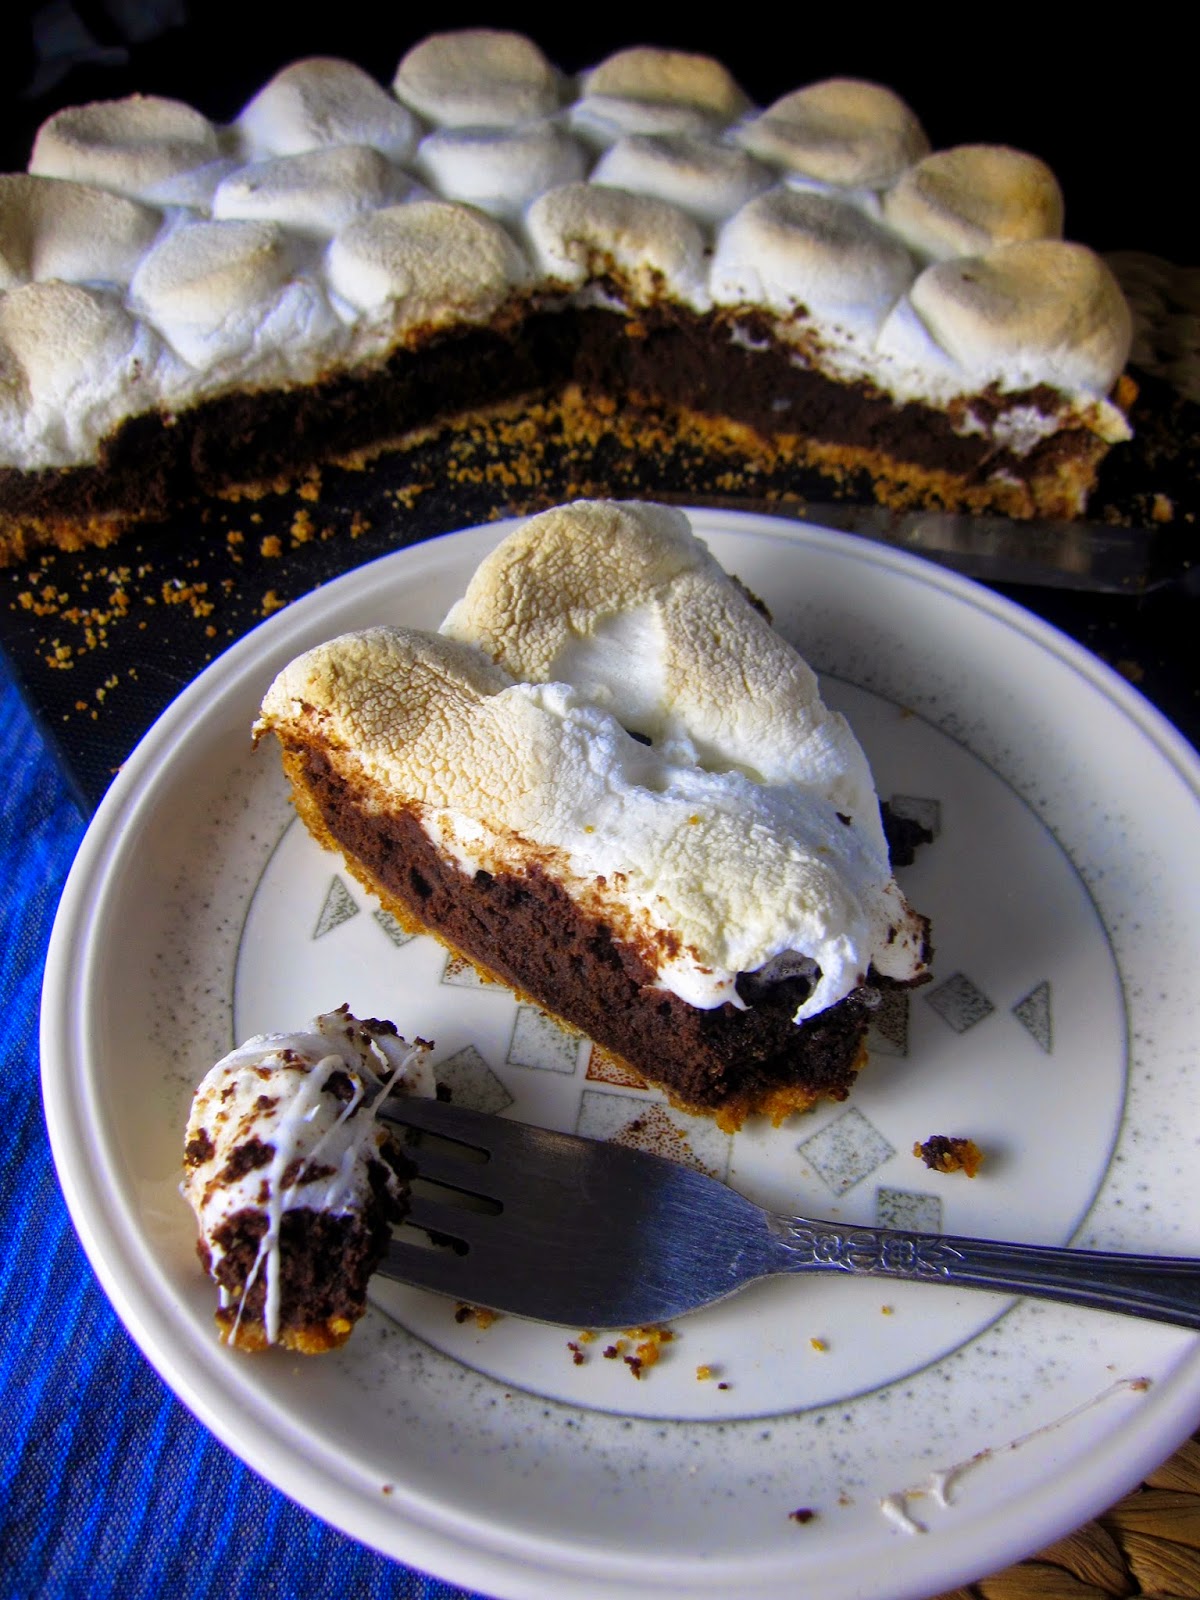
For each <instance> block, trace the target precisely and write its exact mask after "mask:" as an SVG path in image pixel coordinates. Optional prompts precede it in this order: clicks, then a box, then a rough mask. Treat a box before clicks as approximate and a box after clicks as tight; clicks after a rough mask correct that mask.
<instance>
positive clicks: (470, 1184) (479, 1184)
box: [404, 1141, 499, 1199]
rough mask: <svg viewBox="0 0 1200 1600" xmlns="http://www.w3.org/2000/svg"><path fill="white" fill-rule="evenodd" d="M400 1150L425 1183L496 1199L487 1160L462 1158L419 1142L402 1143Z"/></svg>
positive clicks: (492, 1174)
mask: <svg viewBox="0 0 1200 1600" xmlns="http://www.w3.org/2000/svg"><path fill="white" fill-rule="evenodd" d="M404 1153H405V1155H406V1156H407V1157H408V1159H409V1160H410V1161H411V1162H412V1164H413V1166H414V1167H416V1169H417V1171H418V1173H419V1175H420V1176H421V1177H422V1178H424V1179H426V1180H427V1182H429V1183H442V1184H445V1186H446V1188H447V1189H456V1190H458V1191H459V1192H460V1193H462V1194H478V1195H483V1196H484V1197H485V1198H487V1199H498V1198H499V1194H498V1193H496V1192H494V1191H495V1183H496V1174H495V1164H494V1163H493V1162H490V1161H465V1160H463V1159H461V1158H460V1157H459V1156H457V1155H455V1154H454V1153H453V1152H452V1151H450V1150H435V1149H433V1148H432V1147H431V1146H430V1145H427V1144H425V1143H424V1141H421V1142H420V1143H416V1142H406V1143H405V1146H404Z"/></svg>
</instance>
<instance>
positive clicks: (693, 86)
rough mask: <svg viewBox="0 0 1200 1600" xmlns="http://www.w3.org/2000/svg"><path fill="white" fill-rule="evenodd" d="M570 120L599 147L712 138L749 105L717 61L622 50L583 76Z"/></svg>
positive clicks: (643, 49)
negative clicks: (631, 138)
mask: <svg viewBox="0 0 1200 1600" xmlns="http://www.w3.org/2000/svg"><path fill="white" fill-rule="evenodd" d="M580 87H581V89H582V91H583V92H582V95H581V97H580V99H578V100H577V101H576V102H575V103H574V104H573V105H572V107H571V109H570V113H569V116H570V122H571V126H572V127H573V128H574V129H575V131H576V132H577V133H578V134H579V135H580V136H581V137H582V138H584V139H586V140H587V141H588V143H589V144H592V145H597V146H599V147H600V148H601V149H603V147H604V146H605V145H608V144H611V143H612V142H613V141H614V140H615V139H620V138H622V137H624V136H625V135H627V134H639V133H641V134H672V133H675V134H686V133H692V134H699V135H703V134H709V135H711V134H713V133H714V132H715V131H716V130H717V129H719V128H720V127H721V126H722V125H723V124H724V123H727V122H731V121H732V120H733V119H734V118H735V117H738V116H740V115H741V114H742V112H743V111H744V110H745V108H746V106H747V105H748V104H749V102H748V101H747V99H746V97H745V95H744V94H743V93H742V91H741V90H740V89H739V88H738V86H737V84H736V83H735V82H734V80H733V79H732V78H731V77H730V75H729V73H728V72H727V71H726V70H725V68H724V67H723V66H722V65H721V63H720V62H719V61H713V60H712V59H711V58H710V57H708V56H697V55H688V54H686V53H685V52H684V51H680V50H656V49H651V48H648V47H635V48H634V49H631V50H620V51H618V52H617V54H616V55H614V56H610V57H609V58H608V60H607V61H603V62H601V64H600V65H599V66H598V67H593V68H592V70H591V71H590V72H585V73H584V74H583V76H582V79H581V82H580Z"/></svg>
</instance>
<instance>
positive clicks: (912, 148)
mask: <svg viewBox="0 0 1200 1600" xmlns="http://www.w3.org/2000/svg"><path fill="white" fill-rule="evenodd" d="M737 137H738V139H739V141H740V143H741V144H743V145H744V146H745V147H746V149H747V150H750V151H753V153H754V154H755V155H756V156H759V157H761V158H762V159H763V160H764V161H772V162H776V163H778V164H779V165H780V166H782V167H785V168H787V170H788V171H789V172H798V173H801V174H803V175H804V176H805V177H810V178H819V179H821V180H822V181H823V182H826V183H834V184H839V185H842V186H844V187H846V188H853V187H857V186H863V187H868V188H882V187H883V186H884V185H885V184H889V183H892V182H894V181H895V179H896V178H898V177H899V176H900V174H901V173H902V172H903V171H904V169H905V168H906V167H908V166H910V165H911V164H912V163H913V162H914V161H918V160H919V159H920V158H921V156H923V155H924V154H925V152H926V151H927V150H928V149H929V140H928V139H927V138H926V137H925V132H924V129H923V128H922V127H921V124H920V123H919V122H918V121H917V119H916V117H915V116H914V115H913V113H912V112H911V111H910V110H909V108H908V106H907V105H905V103H904V101H903V100H901V98H900V96H899V95H897V94H893V93H892V91H891V90H890V89H885V88H883V87H881V85H879V84H877V83H864V82H862V81H861V80H860V79H857V78H828V79H826V80H825V82H823V83H813V84H810V85H809V86H808V88H806V89H796V90H794V91H793V93H791V94H786V95H784V97H783V99H782V100H777V101H776V102H775V104H774V105H773V106H771V107H770V108H769V109H768V110H767V111H764V112H763V113H762V114H761V116H757V117H754V118H753V119H752V120H751V121H749V122H748V123H746V124H745V125H744V126H743V127H742V128H740V129H739V130H738V134H737Z"/></svg>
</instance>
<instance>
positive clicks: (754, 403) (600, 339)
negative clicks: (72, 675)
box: [0, 304, 1106, 546]
mask: <svg viewBox="0 0 1200 1600" xmlns="http://www.w3.org/2000/svg"><path fill="white" fill-rule="evenodd" d="M767 335H768V327H767V323H766V320H765V319H764V318H761V317H759V318H755V317H754V316H751V315H740V316H736V317H735V316H732V315H731V314H729V313H723V312H718V313H710V314H706V315H700V314H697V313H693V312H689V311H687V310H686V309H685V308H682V307H675V306H669V305H665V304H664V305H662V306H660V307H656V308H652V309H650V310H647V311H644V312H641V313H639V314H638V315H637V316H631V317H626V316H621V315H618V314H616V313H614V312H611V311H604V310H596V309H582V310H581V309H577V308H571V307H566V308H563V309H561V310H540V311H533V312H530V313H529V314H528V315H525V316H514V315H512V314H511V313H510V314H506V315H505V316H503V317H502V318H500V319H499V320H498V321H497V322H496V323H495V324H494V325H492V326H490V327H486V328H484V327H465V326H460V327H457V328H454V329H451V330H449V331H446V332H442V333H438V334H436V335H434V336H432V337H430V338H429V339H428V340H426V341H424V342H423V343H422V344H421V345H420V347H419V348H417V349H404V350H400V351H397V352H396V353H395V354H393V355H392V357H391V358H390V359H389V360H388V361H387V362H386V363H384V364H382V365H381V366H380V367H378V368H372V369H368V370H359V371H357V372H353V373H347V374H343V375H340V376H337V377H330V378H328V379H327V380H325V381H324V382H323V383H320V384H316V385H312V386H307V387H297V388H291V389H269V390H261V391H254V392H247V393H235V394H229V395H226V396H223V397H221V398H219V399H214V400H210V401H206V402H204V403H202V404H200V405H197V406H195V407H192V408H191V409H189V410H187V411H184V412H181V413H180V414H179V415H178V416H172V417H164V416H162V415H160V414H159V413H157V412H153V413H148V414H146V415H143V416H138V417H134V418H132V419H130V421H128V422H126V423H125V424H124V425H123V426H122V427H121V428H120V429H119V431H118V432H117V433H116V434H114V435H113V436H112V437H111V438H110V439H109V440H107V441H106V442H105V444H104V445H103V446H102V449H101V454H100V459H99V461H98V463H97V464H96V465H95V466H83V467H71V468H62V469H56V468H48V469H45V470H43V471H40V472H22V471H18V470H16V469H14V468H0V507H2V510H0V535H2V534H3V532H4V530H5V527H6V526H8V527H11V528H12V529H13V531H14V533H17V532H20V531H21V530H23V531H24V533H25V535H27V536H28V535H30V534H32V533H33V532H34V531H35V530H36V531H37V532H40V534H41V536H42V537H43V538H46V537H48V538H50V539H52V540H53V541H54V542H59V543H63V544H66V545H68V546H70V545H72V544H75V543H78V542H79V539H80V536H81V530H83V529H87V530H88V533H87V537H88V538H89V539H94V538H96V537H97V535H98V534H101V533H102V530H103V528H104V526H105V524H106V523H111V524H113V525H114V526H113V531H114V532H116V531H119V527H120V526H121V525H123V524H124V523H127V522H132V521H137V520H150V521H156V520H161V519H163V518H165V517H166V516H167V515H168V514H169V513H170V511H171V509H172V508H173V507H175V506H177V505H179V504H181V503H185V502H188V501H190V500H194V499H195V498H196V497H197V496H201V495H205V494H212V493H214V492H219V491H221V490H222V489H226V488H229V487H232V486H235V485H245V484H255V483H260V482H264V481H270V480H272V479H277V478H292V477H294V476H295V475H296V473H297V472H298V471H300V470H302V469H303V468H304V467H305V466H308V465H311V464H315V463H319V462H322V461H327V460H331V459H336V458H339V457H345V456H348V455H351V454H354V453H356V452H359V451H363V450H371V449H374V448H378V447H379V446H381V445H384V444H392V443H398V442H399V441H401V440H403V439H404V438H405V436H412V435H413V434H416V433H423V432H425V431H427V430H429V429H430V428H436V427H438V426H439V425H442V424H445V423H447V422H449V421H451V420H452V419H456V418H461V417H464V416H468V415H471V414H473V413H478V412H484V411H487V410H489V409H492V408H494V407H495V406H497V405H500V404H503V403H504V402H506V401H513V400H517V399H528V400H534V399H538V398H545V397H548V396H551V395H556V394H561V393H562V392H563V391H564V389H565V388H566V387H567V386H568V385H575V386H578V388H579V389H580V390H581V391H582V392H583V393H584V394H585V395H586V396H587V397H588V399H589V400H590V401H592V402H593V403H594V404H595V405H596V407H597V408H598V414H600V413H602V412H603V411H604V410H605V409H610V410H611V409H612V408H613V407H617V408H620V409H621V410H623V411H625V412H626V413H628V412H630V411H634V412H640V413H642V414H644V415H645V416H646V418H647V420H648V422H650V423H652V424H654V425H655V431H656V433H660V432H661V429H660V428H659V427H658V426H657V425H658V424H659V423H660V422H661V421H662V420H663V419H664V418H665V419H666V420H667V422H668V424H670V422H671V420H672V419H688V420H690V421H691V422H692V423H693V424H695V423H696V422H697V421H699V422H700V424H701V427H703V424H704V423H705V422H708V423H712V424H715V425H717V426H728V425H733V426H734V427H736V428H739V429H744V430H748V431H749V433H750V435H752V436H753V439H754V441H756V444H757V447H758V448H759V449H760V450H762V451H765V452H768V453H770V454H772V455H775V456H778V457H779V458H781V459H782V460H783V461H788V460H791V461H794V462H795V463H797V464H802V465H811V466H815V467H817V468H820V469H824V470H826V471H830V472H832V473H834V474H835V475H837V474H846V473H852V472H856V471H867V472H869V473H870V474H871V475H872V477H873V478H874V480H875V482H876V485H877V489H878V492H879V494H880V497H881V498H884V499H890V500H893V501H896V502H904V503H908V502H910V501H911V502H914V503H918V502H921V501H924V500H929V499H932V500H934V501H937V502H940V503H943V504H945V505H949V506H956V505H957V506H964V507H971V506H983V505H985V504H987V505H994V506H1000V507H1001V508H1002V509H1005V510H1007V511H1009V512H1011V513H1013V514H1015V515H1028V514H1030V513H1032V512H1034V511H1038V512H1040V513H1042V514H1046V515H1055V514H1062V515H1070V514H1072V510H1073V508H1074V507H1075V506H1076V505H1077V503H1078V497H1079V493H1080V485H1081V484H1085V483H1088V482H1090V481H1091V478H1092V475H1093V473H1094V471H1095V467H1096V464H1097V463H1098V461H1099V459H1100V457H1101V456H1102V455H1103V453H1104V450H1105V448H1106V446H1105V445H1104V443H1103V442H1102V441H1101V440H1100V439H1098V438H1097V436H1096V435H1095V434H1093V433H1091V432H1089V431H1088V430H1087V429H1086V428H1084V427H1077V428H1062V429H1059V430H1058V431H1057V432H1054V433H1052V434H1050V435H1049V436H1048V437H1047V438H1045V439H1043V440H1042V441H1041V442H1040V443H1039V444H1037V445H1036V446H1035V447H1034V448H1033V449H1032V450H1030V451H1029V452H1028V453H1027V454H1025V455H1018V454H1016V453H1015V452H1013V451H1010V450H1006V449H1003V448H1000V447H998V446H997V444H996V442H995V439H994V438H992V437H991V435H990V430H981V429H975V430H974V431H971V430H970V428H967V429H966V431H958V429H959V427H961V425H962V423H963V421H964V419H963V418H958V419H957V426H956V419H955V418H954V417H952V416H951V415H949V414H948V413H946V412H944V411H940V410H938V409H935V408H933V407H930V406H925V405H921V404H919V403H917V402H909V403H907V404H899V403H897V402H896V401H894V400H892V399H890V398H889V397H888V396H887V395H885V394H882V393H880V392H879V391H877V390H874V389H872V388H871V386H870V385H869V384H866V383H861V382H860V383H840V382H835V381H834V380H833V379H831V378H829V377H827V376H825V375H824V374H823V373H822V372H820V371H819V370H817V369H816V368H815V367H812V366H809V365H806V364H805V363H804V360H803V355H802V353H800V354H795V355H794V354H793V353H792V352H790V351H789V350H787V349H786V348H783V347H781V346H779V345H778V344H772V343H770V342H769V341H768V337H767ZM972 407H973V409H974V410H975V411H976V412H977V413H978V414H979V415H981V416H982V415H984V414H985V413H986V414H987V415H988V417H989V421H992V422H994V421H995V418H996V417H997V416H998V415H999V414H1000V413H1001V412H1003V411H1005V410H1009V409H1013V408H1016V409H1025V410H1029V411H1033V412H1038V413H1045V414H1049V413H1051V412H1052V411H1053V408H1054V397H1053V393H1052V391H1051V390H1049V389H1048V388H1046V387H1045V386H1042V387H1039V388H1034V389H1030V390H1028V391H1026V392H1023V393H1020V394H1013V395H1005V396H1004V397H1003V398H1001V397H1000V396H999V394H998V393H990V392H989V393H984V394H982V395H979V396H976V397H975V398H974V400H973V401H972ZM667 431H668V433H669V432H670V431H671V429H670V426H668V429H667ZM693 431H695V429H694V426H693ZM725 466H726V462H725V461H724V459H723V458H721V459H719V460H717V467H718V468H720V469H721V470H723V469H724V467H725Z"/></svg>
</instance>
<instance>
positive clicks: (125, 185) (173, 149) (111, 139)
mask: <svg viewBox="0 0 1200 1600" xmlns="http://www.w3.org/2000/svg"><path fill="white" fill-rule="evenodd" d="M220 154H221V151H220V148H219V145H218V142H217V130H216V129H215V128H214V127H213V125H212V123H211V122H209V120H208V118H207V117H203V116H201V115H200V113H199V112H198V111H193V110H192V108H191V106H185V105H184V104H182V102H181V101H178V100H163V99H160V98H159V97H158V96H157V95H140V94H135V95H131V96H130V97H129V98H128V99H126V100H98V101H94V102H93V103H92V104H91V105H86V106H68V107H67V109H66V110H65V111H59V112H56V113H55V115H54V116H52V117H51V118H50V119H49V121H48V122H44V123H43V124H42V126H41V128H40V129H39V130H38V135H37V138H36V139H35V141H34V145H33V155H32V156H31V157H30V161H29V170H30V172H34V173H39V174H41V175H42V176H43V177H47V178H74V179H75V180H76V181H77V182H79V183H92V184H95V185H96V186H97V187H98V188H101V189H115V190H116V191H117V193H118V194H127V195H130V196H132V197H133V198H134V199H137V198H139V197H141V196H142V195H144V194H146V192H147V191H148V190H150V189H151V188H153V187H154V186H155V185H156V184H161V183H162V182H163V181H164V180H166V179H168V178H173V177H175V176H176V174H178V173H181V172H188V171H190V170H191V169H192V168H193V167H199V166H203V165H204V163H205V162H208V161H214V160H216V158H217V157H218V156H219V155H220Z"/></svg>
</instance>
